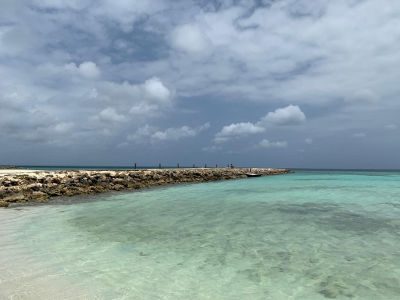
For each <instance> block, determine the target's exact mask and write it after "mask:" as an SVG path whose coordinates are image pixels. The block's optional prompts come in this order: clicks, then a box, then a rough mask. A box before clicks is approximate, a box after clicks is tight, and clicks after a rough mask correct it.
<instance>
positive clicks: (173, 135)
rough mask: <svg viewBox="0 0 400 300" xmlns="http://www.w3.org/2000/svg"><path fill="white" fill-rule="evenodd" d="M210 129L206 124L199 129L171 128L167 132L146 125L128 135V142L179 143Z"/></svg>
mask: <svg viewBox="0 0 400 300" xmlns="http://www.w3.org/2000/svg"><path fill="white" fill-rule="evenodd" d="M209 127H210V124H209V123H205V124H203V125H202V126H199V127H190V126H186V125H184V126H182V127H170V128H167V129H165V130H157V129H156V128H154V127H151V126H149V125H146V126H144V127H141V128H139V129H138V130H137V131H136V132H135V133H134V134H131V135H128V137H127V140H128V141H133V142H136V143H141V142H146V141H150V142H153V143H155V142H161V141H178V140H180V139H183V138H189V137H195V136H197V135H198V134H199V133H201V132H202V131H204V130H206V129H208V128H209Z"/></svg>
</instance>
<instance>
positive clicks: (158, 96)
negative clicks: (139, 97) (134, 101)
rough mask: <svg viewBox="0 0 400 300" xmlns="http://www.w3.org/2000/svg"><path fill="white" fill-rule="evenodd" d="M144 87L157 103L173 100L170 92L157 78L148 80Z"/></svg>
mask: <svg viewBox="0 0 400 300" xmlns="http://www.w3.org/2000/svg"><path fill="white" fill-rule="evenodd" d="M143 87H144V89H145V91H146V93H147V94H148V95H149V97H150V98H152V99H154V100H156V101H159V102H168V101H169V100H170V98H171V92H170V90H169V89H168V88H167V87H165V85H164V84H163V83H162V82H161V80H160V79H159V78H157V77H153V78H150V79H147V80H146V81H145V83H144V86H143Z"/></svg>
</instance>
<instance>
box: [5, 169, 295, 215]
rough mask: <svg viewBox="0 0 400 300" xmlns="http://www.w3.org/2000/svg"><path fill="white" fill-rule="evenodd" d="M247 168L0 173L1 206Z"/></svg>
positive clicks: (209, 177)
mask: <svg viewBox="0 0 400 300" xmlns="http://www.w3.org/2000/svg"><path fill="white" fill-rule="evenodd" d="M247 172H249V170H248V169H242V168H233V169H230V168H218V169H217V168H215V169H211V168H209V169H201V168H196V169H158V170H126V171H82V170H81V171H52V172H44V171H40V172H34V173H23V172H21V173H19V174H18V173H17V174H3V175H1V176H0V207H8V206H9V205H10V204H13V203H27V202H47V201H48V200H49V199H50V198H51V197H57V196H75V195H83V194H96V193H101V192H109V191H122V190H129V189H132V190H133V189H143V188H149V187H154V186H161V185H168V184H178V183H194V182H207V181H217V180H227V179H235V178H245V177H246V173H247ZM251 172H252V173H254V174H261V175H265V176H266V175H278V174H286V173H289V170H286V169H269V168H268V169H261V168H252V169H251Z"/></svg>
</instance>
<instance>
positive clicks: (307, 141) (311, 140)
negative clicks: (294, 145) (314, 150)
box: [304, 138, 314, 145]
mask: <svg viewBox="0 0 400 300" xmlns="http://www.w3.org/2000/svg"><path fill="white" fill-rule="evenodd" d="M304 142H305V143H306V144H308V145H311V144H312V143H313V142H314V141H313V139H312V138H306V139H305V140H304Z"/></svg>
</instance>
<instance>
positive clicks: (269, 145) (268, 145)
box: [258, 139, 288, 148]
mask: <svg viewBox="0 0 400 300" xmlns="http://www.w3.org/2000/svg"><path fill="white" fill-rule="evenodd" d="M258 145H259V146H260V147H261V148H286V147H287V145H288V143H287V142H286V141H277V142H270V141H269V140H267V139H264V140H262V141H261V142H260V143H259V144H258Z"/></svg>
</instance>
